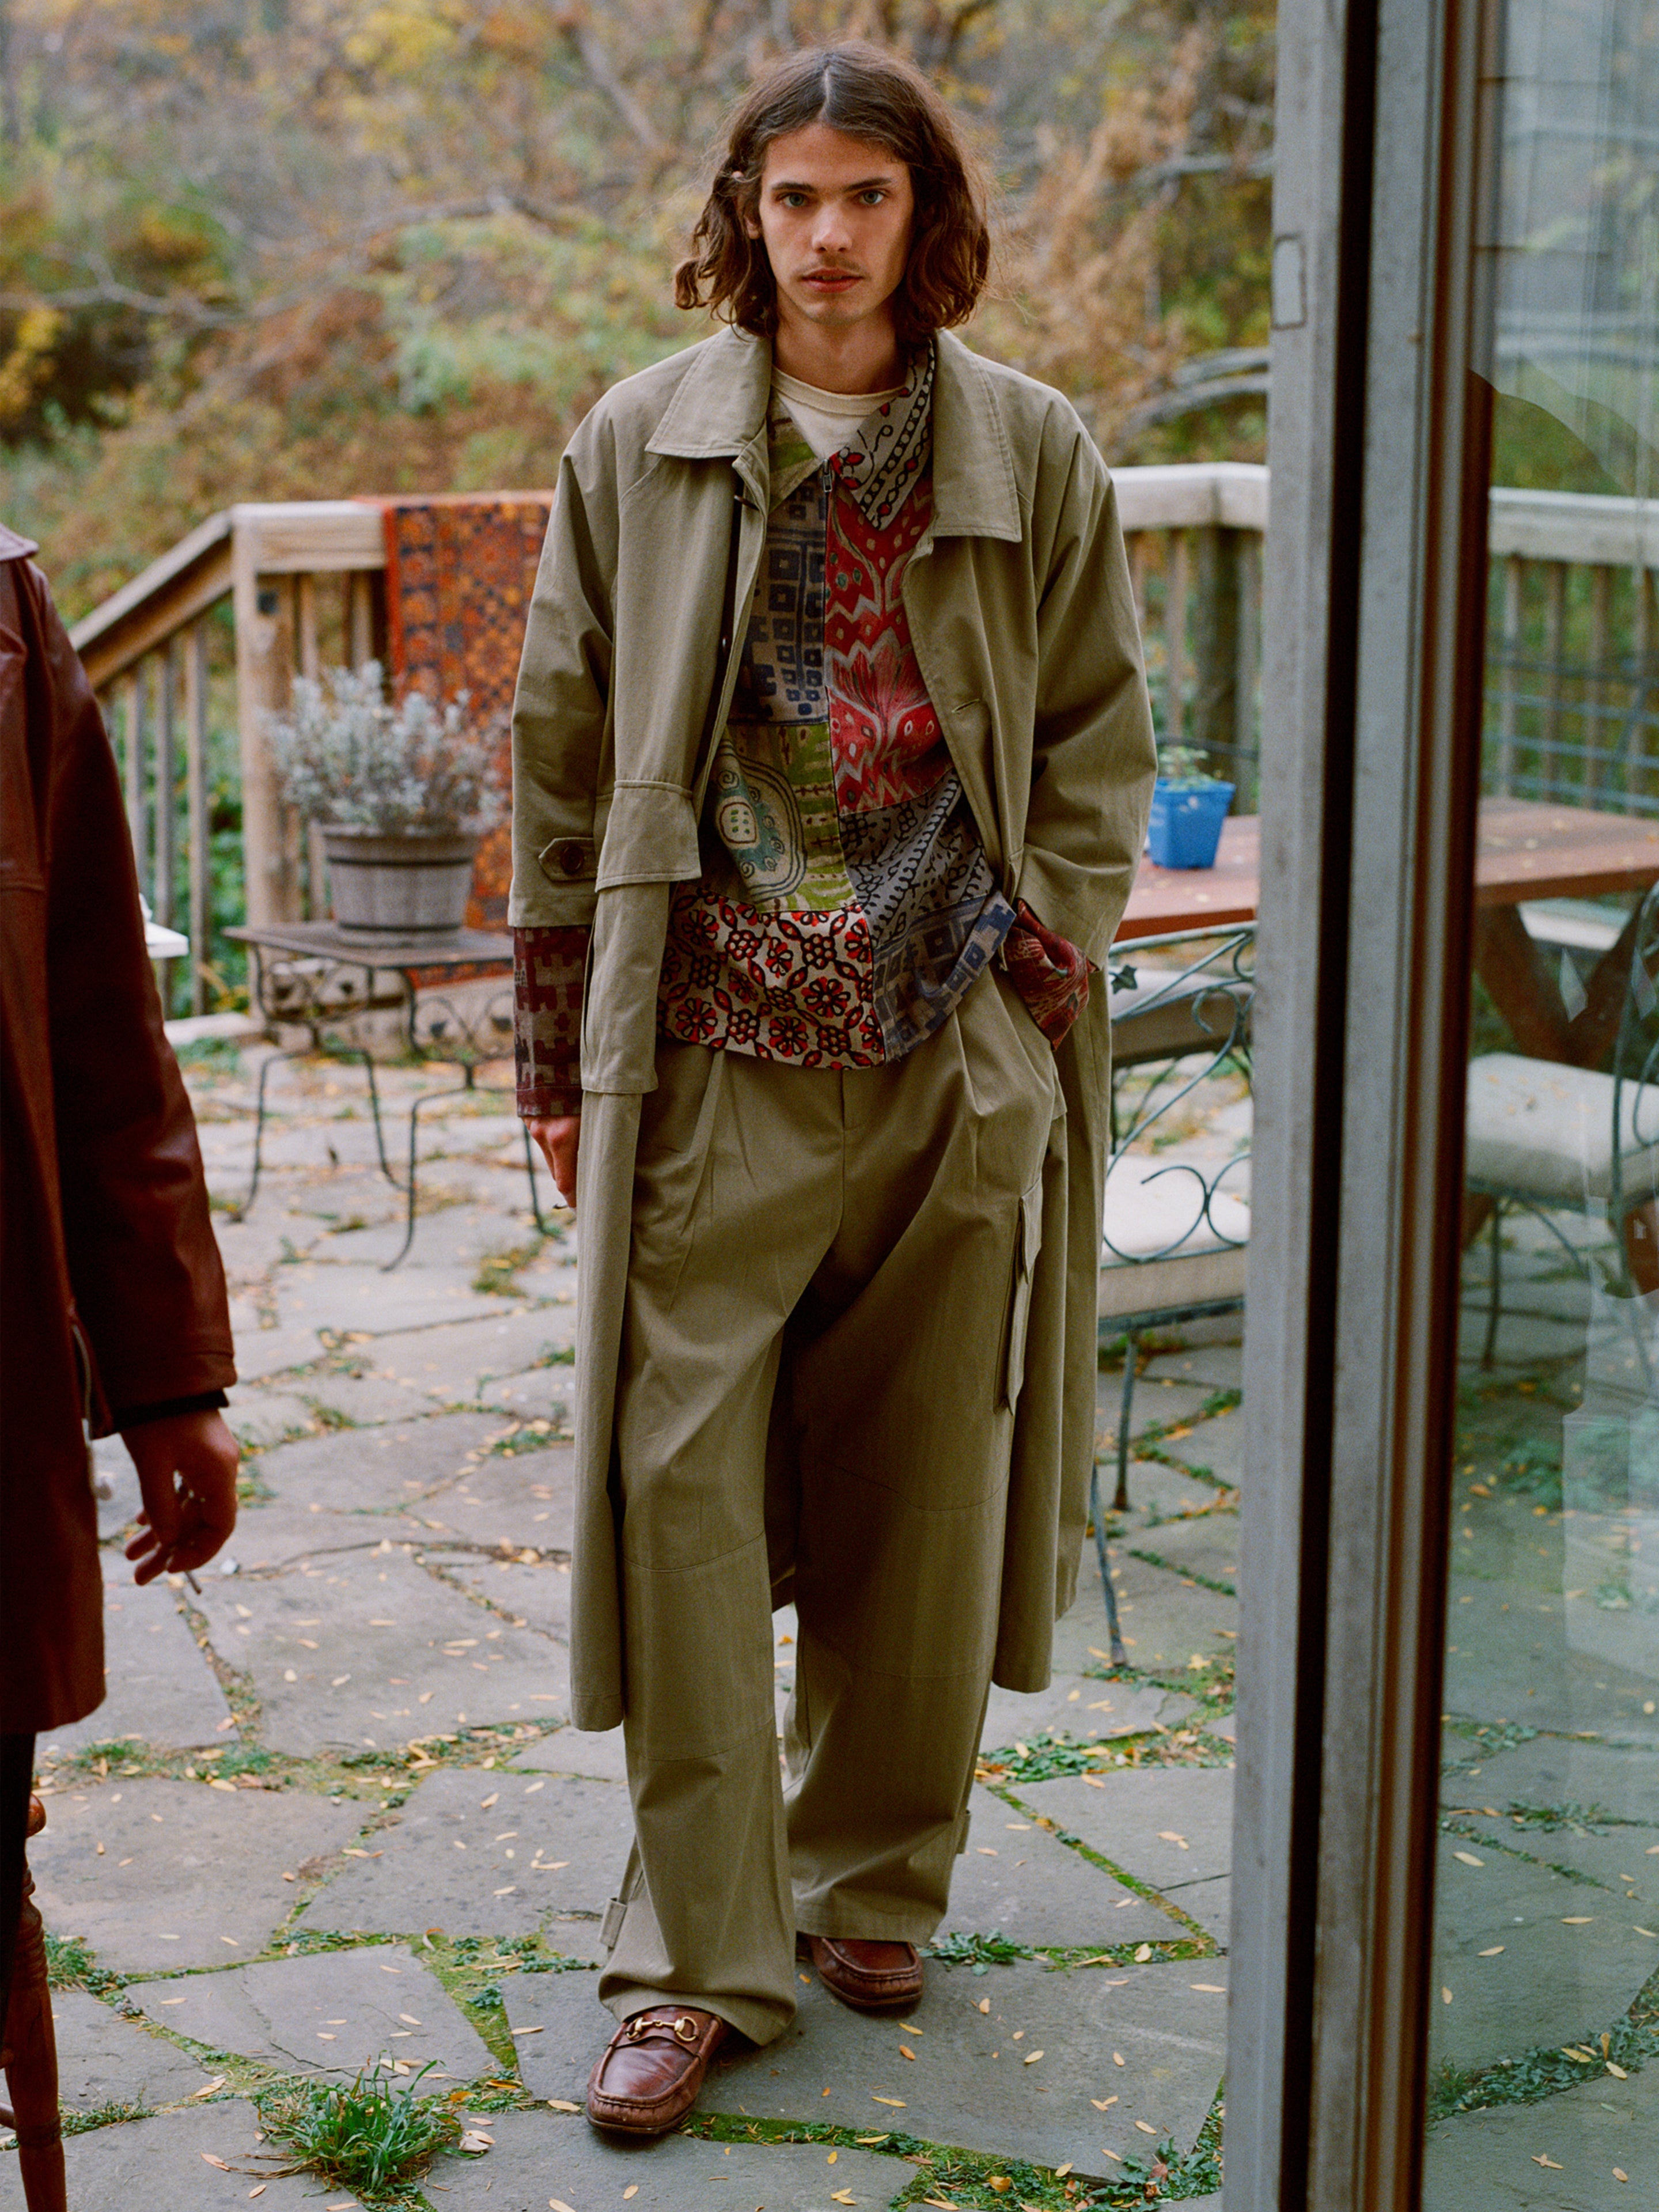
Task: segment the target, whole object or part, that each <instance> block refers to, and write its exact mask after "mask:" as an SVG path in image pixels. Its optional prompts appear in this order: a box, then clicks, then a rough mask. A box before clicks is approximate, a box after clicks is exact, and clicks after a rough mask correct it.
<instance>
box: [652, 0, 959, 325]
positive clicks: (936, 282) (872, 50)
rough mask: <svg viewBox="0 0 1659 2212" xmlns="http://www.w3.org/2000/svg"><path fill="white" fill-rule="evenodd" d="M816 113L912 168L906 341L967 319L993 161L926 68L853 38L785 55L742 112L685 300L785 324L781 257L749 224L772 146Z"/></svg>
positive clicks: (695, 238)
mask: <svg viewBox="0 0 1659 2212" xmlns="http://www.w3.org/2000/svg"><path fill="white" fill-rule="evenodd" d="M813 123H827V124H828V125H829V126H830V128H831V129H832V130H836V131H844V132H845V133H846V135H847V137H849V138H860V139H863V140H865V141H866V142H867V143H869V144H871V145H874V146H879V147H880V148H881V149H882V150H883V151H884V153H886V154H888V155H890V156H891V157H892V158H893V159H894V160H895V161H902V162H903V163H904V164H905V166H906V167H907V168H908V170H909V172H910V183H911V188H912V190H913V191H914V192H915V228H914V229H913V231H912V234H911V239H910V253H909V258H908V262H907V263H906V264H905V271H904V281H903V283H902V284H901V285H900V286H899V289H898V290H897V291H896V293H895V294H894V295H893V321H894V329H895V335H896V337H897V338H898V341H899V343H900V344H901V345H907V346H908V345H915V344H918V343H921V340H922V339H923V338H926V337H931V336H932V334H933V331H939V330H948V329H949V328H950V326H951V325H952V324H953V323H961V322H965V321H966V320H967V319H968V317H969V315H970V314H972V313H973V311H974V306H975V301H977V300H978V298H979V295H980V293H981V290H982V289H984V285H985V278H986V272H987V269H988V267H989V264H990V253H991V235H990V230H989V228H988V226H987V222H986V212H985V209H986V188H985V179H984V174H983V172H982V171H981V167H980V165H979V163H978V162H977V161H975V158H974V156H973V155H972V154H971V153H970V152H969V149H968V148H967V146H966V145H965V144H964V143H963V137H962V133H961V131H960V129H959V128H958V126H957V122H956V120H955V118H954V117H953V116H952V115H951V111H950V110H949V108H947V107H946V106H945V102H944V101H943V100H941V99H940V98H939V94H938V93H936V92H935V91H934V89H933V86H932V85H930V84H929V83H928V82H927V78H926V77H925V76H922V74H921V70H918V69H915V68H914V67H913V66H912V65H911V64H910V63H908V62H907V61H902V60H901V59H900V58H899V57H898V56H897V55H896V54H890V53H887V52H884V50H883V49H882V48H881V47H879V46H869V45H866V43H865V41H864V40H851V39H849V40H845V41H843V42H842V43H841V44H840V45H837V46H815V47H812V48H810V49H809V50H808V51H807V52H805V53H799V54H794V55H792V56H791V57H790V58H789V59H788V60H787V61H784V62H781V63H780V64H779V65H778V66H777V68H776V69H775V70H773V71H772V72H771V74H770V75H769V76H767V77H766V78H765V79H763V82H761V83H759V84H758V85H757V86H756V88H755V89H754V90H753V91H752V92H751V93H750V94H749V97H748V98H747V99H746V100H744V103H743V105H742V106H740V107H739V108H738V111H737V112H736V114H735V115H734V116H733V117H732V123H731V128H730V131H729V133H728V137H727V141H726V155H725V158H724V159H723V160H722V161H721V162H720V167H719V169H718V170H717V171H716V173H715V176H714V185H713V186H712V188H711V190H710V191H709V194H708V200H707V202H706V203H705V204H704V206H703V210H702V214H701V215H700V216H698V218H697V226H696V229H695V230H694V231H693V232H692V234H691V246H692V251H691V253H690V256H689V258H687V259H686V260H684V261H683V262H681V264H680V265H679V267H678V269H677V270H675V271H674V300H675V303H676V305H677V306H678V307H712V308H713V310H714V313H715V314H717V315H718V316H719V317H720V319H721V320H722V321H724V322H728V323H735V324H736V325H738V328H739V329H740V330H745V331H750V332H752V333H753V335H754V336H755V337H770V336H771V335H772V333H773V332H774V331H775V330H776V328H777V326H778V296H777V287H776V285H775V283H774V282H773V277H772V266H771V264H770V262H769V260H768V258H767V254H766V246H765V243H764V241H763V240H761V239H759V238H751V237H750V234H749V231H748V228H747V226H748V224H750V222H755V221H757V210H758V208H759V205H760V187H761V172H762V170H763V168H764V167H765V165H766V150H767V149H768V147H769V146H770V145H771V143H772V142H773V140H774V139H775V138H782V137H786V136H787V134H788V133H789V132H790V131H804V130H805V129H806V128H807V126H808V125H810V124H813Z"/></svg>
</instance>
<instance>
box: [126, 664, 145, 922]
mask: <svg viewBox="0 0 1659 2212" xmlns="http://www.w3.org/2000/svg"><path fill="white" fill-rule="evenodd" d="M121 702H122V714H121V725H122V734H123V737H124V738H125V754H124V757H123V761H122V768H123V781H124V783H125V787H126V801H127V835H128V836H129V837H130V838H131V840H132V865H133V866H134V867H135V868H136V869H137V872H138V889H139V890H140V891H141V892H143V891H144V890H145V889H146V885H145V881H144V878H145V874H146V872H147V871H148V868H149V839H148V838H147V837H146V836H145V834H144V690H143V663H142V662H140V663H139V665H137V667H134V668H130V669H129V670H128V671H127V672H126V674H125V676H124V677H123V678H121Z"/></svg>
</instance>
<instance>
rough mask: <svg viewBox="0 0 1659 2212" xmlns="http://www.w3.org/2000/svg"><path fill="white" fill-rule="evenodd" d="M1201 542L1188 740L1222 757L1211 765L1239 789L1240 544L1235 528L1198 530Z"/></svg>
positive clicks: (1240, 763)
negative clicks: (1191, 706) (1193, 680)
mask: <svg viewBox="0 0 1659 2212" xmlns="http://www.w3.org/2000/svg"><path fill="white" fill-rule="evenodd" d="M1194 535H1195V537H1196V538H1197V541H1198V591H1197V600H1198V605H1197V609H1196V616H1195V619H1194V625H1193V632H1194V635H1193V665H1194V672H1195V677H1196V681H1195V683H1194V690H1193V712H1192V720H1191V725H1190V727H1189V730H1188V739H1189V742H1190V743H1191V744H1194V745H1196V746H1199V747H1200V748H1201V749H1202V750H1204V751H1205V752H1207V753H1209V754H1211V755H1212V756H1213V755H1217V754H1218V755H1219V756H1220V760H1219V761H1218V762H1216V761H1214V760H1212V766H1221V767H1225V769H1226V770H1227V773H1228V775H1229V776H1230V778H1231V781H1234V782H1235V783H1237V784H1238V785H1239V787H1240V788H1241V790H1242V789H1243V775H1242V773H1241V770H1242V769H1243V762H1242V761H1241V760H1240V759H1239V757H1238V755H1237V745H1238V725H1239V712H1238V674H1239V637H1240V629H1241V611H1240V605H1239V601H1240V597H1241V594H1240V589H1239V573H1238V571H1239V542H1240V539H1241V537H1242V535H1243V533H1242V532H1239V531H1237V530H1224V529H1220V528H1210V529H1206V530H1200V531H1198V532H1194Z"/></svg>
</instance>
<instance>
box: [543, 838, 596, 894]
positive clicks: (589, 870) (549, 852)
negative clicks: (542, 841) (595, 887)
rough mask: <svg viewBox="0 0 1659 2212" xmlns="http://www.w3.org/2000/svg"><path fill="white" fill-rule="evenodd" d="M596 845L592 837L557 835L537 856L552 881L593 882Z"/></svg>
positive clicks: (570, 882) (568, 882) (567, 882)
mask: <svg viewBox="0 0 1659 2212" xmlns="http://www.w3.org/2000/svg"><path fill="white" fill-rule="evenodd" d="M594 852H595V847H594V843H593V840H592V838H591V837H556V838H554V840H553V842H551V844H549V845H544V846H543V847H542V849H541V851H540V852H539V853H538V854H537V855H536V858H537V860H538V862H539V863H540V865H541V871H542V873H543V874H544V876H545V877H546V878H547V879H548V881H549V882H550V883H553V884H560V885H563V884H591V883H592V880H593V861H594Z"/></svg>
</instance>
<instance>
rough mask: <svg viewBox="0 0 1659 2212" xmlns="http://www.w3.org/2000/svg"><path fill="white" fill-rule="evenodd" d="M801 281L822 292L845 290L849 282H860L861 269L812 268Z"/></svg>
mask: <svg viewBox="0 0 1659 2212" xmlns="http://www.w3.org/2000/svg"><path fill="white" fill-rule="evenodd" d="M800 281H801V283H803V284H811V285H812V286H814V287H815V288H816V289H817V290H819V291H822V292H844V291H845V290H846V289H847V287H848V285H849V284H856V283H858V281H859V271H858V270H856V269H811V270H808V271H807V273H806V275H805V276H803V277H802V278H801V280H800Z"/></svg>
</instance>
